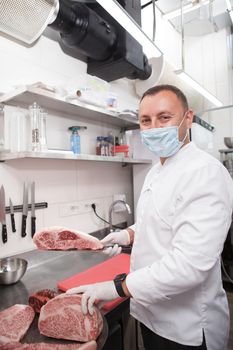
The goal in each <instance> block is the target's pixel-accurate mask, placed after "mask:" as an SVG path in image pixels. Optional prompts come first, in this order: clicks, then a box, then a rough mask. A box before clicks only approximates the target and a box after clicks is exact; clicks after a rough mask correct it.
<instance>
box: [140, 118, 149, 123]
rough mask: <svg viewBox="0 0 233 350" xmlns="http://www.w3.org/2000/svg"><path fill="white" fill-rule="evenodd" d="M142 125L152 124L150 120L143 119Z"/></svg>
mask: <svg viewBox="0 0 233 350" xmlns="http://www.w3.org/2000/svg"><path fill="white" fill-rule="evenodd" d="M141 123H142V124H148V123H150V119H145V118H144V119H141Z"/></svg>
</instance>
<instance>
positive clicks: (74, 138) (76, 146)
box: [68, 126, 87, 154]
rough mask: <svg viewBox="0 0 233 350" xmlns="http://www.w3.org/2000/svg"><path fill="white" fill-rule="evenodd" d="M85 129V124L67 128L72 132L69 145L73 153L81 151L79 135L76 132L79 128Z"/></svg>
mask: <svg viewBox="0 0 233 350" xmlns="http://www.w3.org/2000/svg"><path fill="white" fill-rule="evenodd" d="M85 129H87V127H86V126H71V127H69V128H68V130H69V131H71V132H72V134H71V136H70V145H71V150H72V151H73V153H74V154H80V153H81V148H80V135H79V133H78V132H79V130H85Z"/></svg>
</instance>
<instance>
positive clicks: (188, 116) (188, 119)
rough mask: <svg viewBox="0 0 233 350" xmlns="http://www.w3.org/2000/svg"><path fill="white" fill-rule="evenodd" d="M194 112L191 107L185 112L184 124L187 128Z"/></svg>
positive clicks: (189, 127) (190, 123)
mask: <svg viewBox="0 0 233 350" xmlns="http://www.w3.org/2000/svg"><path fill="white" fill-rule="evenodd" d="M193 117H194V113H193V111H192V110H191V109H189V110H188V111H187V112H186V118H185V119H186V125H187V128H188V129H191V127H192V122H193Z"/></svg>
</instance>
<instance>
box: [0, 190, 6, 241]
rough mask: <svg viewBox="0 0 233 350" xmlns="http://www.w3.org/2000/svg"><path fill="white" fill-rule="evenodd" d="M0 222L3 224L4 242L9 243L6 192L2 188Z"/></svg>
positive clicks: (0, 193)
mask: <svg viewBox="0 0 233 350" xmlns="http://www.w3.org/2000/svg"><path fill="white" fill-rule="evenodd" d="M0 221H1V223H2V241H3V243H6V242H7V228H6V207H5V190H4V187H3V186H2V187H1V189H0Z"/></svg>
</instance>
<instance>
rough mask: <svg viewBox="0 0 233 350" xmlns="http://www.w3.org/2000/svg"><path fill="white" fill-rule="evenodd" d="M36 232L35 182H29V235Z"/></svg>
mask: <svg viewBox="0 0 233 350" xmlns="http://www.w3.org/2000/svg"><path fill="white" fill-rule="evenodd" d="M35 232H36V216H35V182H32V184H31V235H32V237H33V236H34V234H35Z"/></svg>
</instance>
